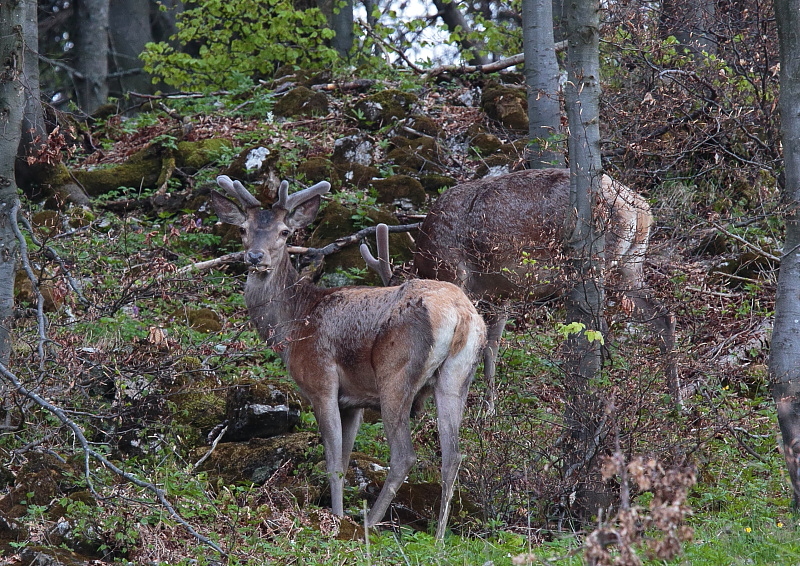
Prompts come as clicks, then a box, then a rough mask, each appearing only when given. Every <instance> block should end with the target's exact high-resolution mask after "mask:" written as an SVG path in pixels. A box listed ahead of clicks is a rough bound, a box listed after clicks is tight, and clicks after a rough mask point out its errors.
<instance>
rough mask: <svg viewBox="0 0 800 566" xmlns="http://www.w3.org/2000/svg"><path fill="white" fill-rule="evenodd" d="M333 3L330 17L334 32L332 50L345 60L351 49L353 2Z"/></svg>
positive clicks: (348, 0) (350, 0)
mask: <svg viewBox="0 0 800 566" xmlns="http://www.w3.org/2000/svg"><path fill="white" fill-rule="evenodd" d="M341 4H342V3H341V2H338V1H337V2H334V5H333V16H332V17H331V24H332V25H331V27H332V28H333V31H335V32H336V36H335V37H334V38H333V48H334V49H336V51H338V52H339V55H340V56H341V57H342V58H344V59H347V58H348V57H349V56H350V50H351V49H353V0H347V1H346V2H344V4H343V5H341Z"/></svg>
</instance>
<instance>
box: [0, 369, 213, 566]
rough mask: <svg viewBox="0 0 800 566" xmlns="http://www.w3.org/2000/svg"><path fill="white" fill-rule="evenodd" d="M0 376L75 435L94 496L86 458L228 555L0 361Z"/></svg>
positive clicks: (155, 489)
mask: <svg viewBox="0 0 800 566" xmlns="http://www.w3.org/2000/svg"><path fill="white" fill-rule="evenodd" d="M0 375H2V376H3V377H4V378H5V380H6V381H8V382H9V383H11V384H12V385H13V386H14V388H15V389H16V390H17V391H18V392H19V393H20V394H22V395H24V396H25V397H27V398H28V399H30V400H31V401H33V402H35V403H36V404H37V405H39V406H40V407H42V408H43V409H45V410H47V411H49V412H50V413H52V414H53V415H55V416H56V418H58V420H59V421H61V422H62V423H63V424H64V425H66V426H67V427H68V428H69V429H70V430H72V433H73V434H74V435H75V438H76V439H77V440H78V443H79V444H80V445H81V448H83V453H84V474H85V476H86V481H87V483H88V486H89V490H90V491H91V492H92V494H93V495H94V496H95V497H97V498H99V497H100V496H99V494H98V493H97V492H96V491H95V490H94V487H93V486H92V482H91V477H90V470H89V458H90V457H91V458H93V459H95V460H97V461H98V462H100V463H101V464H102V465H103V466H105V467H106V468H108V469H109V470H111V471H112V472H114V473H115V474H117V475H118V476H120V477H122V478H125V479H126V480H127V481H129V482H130V483H132V484H134V485H137V486H139V487H141V488H143V489H146V490H148V491H150V492H152V493H153V494H154V495H155V496H156V498H157V499H158V501H159V502H160V503H161V505H162V506H163V507H164V508H165V509H166V510H167V512H168V513H169V514H170V515H171V516H172V518H173V519H175V521H176V522H178V523H180V524H181V525H183V527H184V528H185V529H186V530H187V531H188V532H189V534H191V535H192V536H193V537H194V538H196V539H197V540H199V541H200V542H202V543H203V544H205V545H208V546H210V547H211V548H213V549H214V550H216V551H217V552H218V553H219V554H220V555H222V556H225V557H227V556H228V555H227V553H226V552H224V551H223V550H222V549H221V548H220V547H219V546H218V545H217V544H216V543H215V542H214V541H212V540H211V539H209V538H208V537H205V536H203V535H201V534H200V533H198V532H197V531H195V530H194V528H193V527H192V526H191V525H190V524H189V523H188V522H187V521H186V519H184V518H183V517H181V515H180V514H179V513H178V512H177V511H176V510H175V508H174V507H173V506H172V504H171V503H170V502H169V501H168V500H167V498H166V494H165V492H164V490H163V489H160V488H159V487H157V486H156V485H155V484H152V483H150V482H147V481H144V480H141V479H139V478H137V477H136V476H134V475H133V474H129V473H128V472H126V471H124V470H122V469H120V468H118V467H117V466H116V465H115V464H114V463H113V462H111V461H110V460H108V459H106V458H105V456H103V455H102V454H100V453H98V452H95V451H94V450H92V448H91V447H90V446H89V441H88V440H87V439H86V436H84V434H83V431H82V430H81V428H80V427H79V426H78V425H77V424H76V423H75V422H74V421H73V420H72V419H70V418H69V417H68V416H67V415H66V413H65V412H64V411H63V410H62V409H61V408H60V407H58V406H56V405H53V404H52V403H50V402H48V401H47V400H45V399H43V398H42V397H40V396H39V395H38V394H36V393H35V392H33V391H29V390H28V389H27V388H25V386H24V385H22V383H21V382H20V381H19V379H18V378H17V376H16V375H14V374H13V373H12V372H11V371H9V370H8V368H6V366H4V365H3V364H1V363H0Z"/></svg>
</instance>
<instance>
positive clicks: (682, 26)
mask: <svg viewBox="0 0 800 566" xmlns="http://www.w3.org/2000/svg"><path fill="white" fill-rule="evenodd" d="M716 20H717V0H663V2H662V3H661V35H662V36H663V37H667V36H670V35H672V36H674V37H675V39H677V40H678V43H680V44H681V45H682V46H684V47H685V48H686V49H688V50H689V51H690V52H691V53H692V56H693V57H694V58H695V60H696V59H697V57H700V56H702V53H703V52H704V51H705V52H706V53H708V54H709V55H715V54H716V53H717V41H716V38H715V37H714V34H713V33H712V31H711V30H712V28H713V25H714V23H715V22H716Z"/></svg>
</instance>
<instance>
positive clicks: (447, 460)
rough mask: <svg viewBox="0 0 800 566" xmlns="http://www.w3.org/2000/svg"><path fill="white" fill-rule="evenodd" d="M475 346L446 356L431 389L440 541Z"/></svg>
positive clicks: (458, 461)
mask: <svg viewBox="0 0 800 566" xmlns="http://www.w3.org/2000/svg"><path fill="white" fill-rule="evenodd" d="M501 329H502V326H501ZM479 347H480V341H479V340H475V341H474V342H472V343H470V344H469V345H468V346H467V347H466V348H464V349H463V350H462V351H461V352H460V353H459V354H457V355H456V356H453V357H451V358H448V359H447V360H446V361H445V363H444V364H443V365H442V367H441V369H440V370H439V377H438V381H437V383H436V388H435V390H434V396H435V399H436V418H437V421H438V426H439V442H440V443H441V448H442V501H441V505H440V508H439V523H438V524H437V526H436V539H437V540H440V541H441V540H442V539H443V538H444V534H445V531H446V530H447V520H448V518H449V516H450V503H451V501H452V499H453V491H454V486H455V482H456V476H457V475H458V468H459V466H460V465H461V451H460V449H459V437H460V432H459V431H460V429H461V421H462V419H463V417H464V408H465V406H466V403H467V394H468V393H469V385H470V382H471V381H472V376H473V375H474V373H475V367H476V365H477V359H478V356H477V354H478V348H479ZM484 352H485V350H484Z"/></svg>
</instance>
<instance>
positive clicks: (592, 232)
mask: <svg viewBox="0 0 800 566" xmlns="http://www.w3.org/2000/svg"><path fill="white" fill-rule="evenodd" d="M565 15H566V26H567V71H568V80H567V84H566V85H565V86H564V94H565V98H566V106H567V118H568V121H569V128H570V130H569V161H570V213H568V214H567V220H566V222H567V226H566V230H565V234H567V237H566V239H565V241H564V252H565V254H566V255H567V257H568V258H570V260H569V261H570V266H571V268H572V270H573V273H572V277H573V280H574V281H575V284H574V287H572V288H571V289H570V291H569V292H568V293H567V296H566V298H565V306H566V314H567V323H568V324H569V323H573V322H577V323H580V324H582V325H583V327H584V328H585V329H586V330H592V331H603V330H604V323H603V302H604V297H603V278H602V270H601V269H600V265H601V263H600V262H601V260H602V254H603V248H604V244H605V240H604V237H603V231H602V226H600V225H599V219H597V218H595V217H594V211H595V203H596V202H597V200H598V194H599V191H600V175H601V161H600V128H599V116H600V111H599V107H600V54H599V29H600V18H599V2H598V0H572V2H570V3H569V4H568V6H567V7H566V13H565ZM564 351H565V364H564V370H565V391H566V394H567V399H568V401H567V409H566V412H565V426H566V429H567V432H566V435H567V437H566V439H565V440H566V442H565V468H566V469H565V473H566V475H567V476H568V477H570V478H574V479H575V481H576V485H575V495H576V511H577V512H578V514H584V516H590V515H592V514H594V513H595V512H596V511H597V510H598V509H599V508H601V507H605V506H607V505H608V504H609V498H608V493H607V490H606V489H605V488H604V485H603V484H602V483H601V482H598V481H595V479H596V478H595V476H596V474H595V473H593V472H590V471H589V470H591V467H592V466H591V465H592V463H593V462H594V460H595V457H596V456H597V452H598V449H599V448H600V446H601V445H602V441H603V438H604V437H605V436H606V433H607V424H606V419H605V418H604V408H603V407H602V405H601V402H600V400H599V398H598V395H597V385H596V383H597V378H598V377H599V376H600V370H601V361H602V360H601V343H600V342H599V341H597V340H590V339H589V338H588V337H587V334H586V333H585V332H579V333H576V334H572V335H571V336H570V338H569V339H568V340H567V342H566V346H565V350H564Z"/></svg>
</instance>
